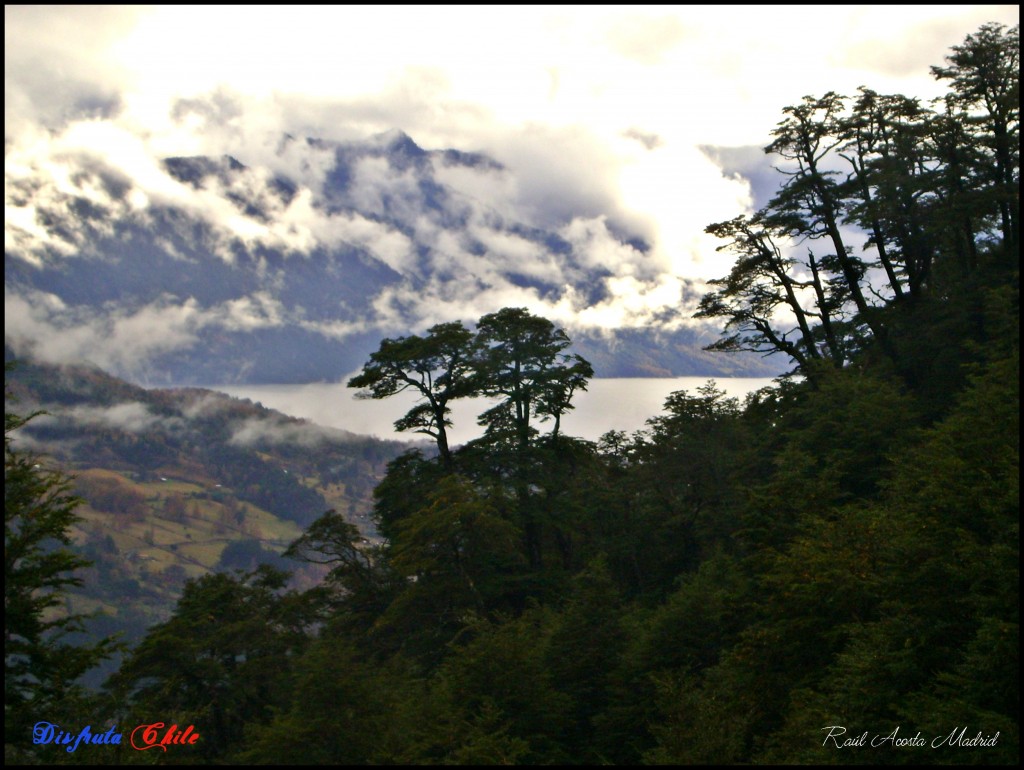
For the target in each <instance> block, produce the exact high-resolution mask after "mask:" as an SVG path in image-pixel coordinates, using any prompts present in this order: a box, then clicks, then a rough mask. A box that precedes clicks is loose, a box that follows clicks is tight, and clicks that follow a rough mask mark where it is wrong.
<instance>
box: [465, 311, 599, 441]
mask: <svg viewBox="0 0 1024 770" xmlns="http://www.w3.org/2000/svg"><path fill="white" fill-rule="evenodd" d="M477 339H478V341H479V345H480V352H479V354H478V355H479V357H478V363H477V371H476V376H477V390H478V391H479V392H481V393H483V394H484V395H488V396H496V397H499V398H502V399H503V400H502V401H501V402H500V403H499V404H498V405H497V406H495V407H493V408H492V409H490V410H488V411H487V412H485V413H484V414H483V415H481V417H480V424H481V425H485V426H487V432H488V433H489V434H491V435H492V436H500V435H507V434H511V435H512V437H514V439H515V441H516V442H517V443H518V445H519V446H520V448H524V447H525V446H526V445H527V443H528V442H529V440H530V437H531V435H532V433H533V432H534V430H533V428H532V427H531V426H530V419H531V418H532V417H537V418H538V419H539V420H540V421H541V422H544V421H546V420H549V419H553V420H554V426H553V428H552V435H556V436H557V435H558V431H559V428H560V425H561V417H562V415H563V414H565V413H566V412H567V411H569V410H570V409H572V408H573V407H572V403H571V402H572V396H573V394H574V393H575V392H576V391H577V390H586V389H587V381H588V380H589V379H590V378H591V377H593V376H594V369H593V367H592V366H591V365H590V363H589V362H588V361H587V360H586V359H584V358H583V357H582V356H579V355H575V354H571V355H570V354H566V353H563V352H562V351H564V350H565V349H566V348H567V347H569V344H570V341H569V335H567V334H566V333H565V332H564V331H563V330H562V329H556V328H555V325H554V324H553V323H551V321H549V320H547V319H546V318H541V317H539V316H535V315H532V314H531V313H530V312H529V311H528V310H527V309H526V308H510V307H507V308H503V309H501V310H499V311H498V312H497V313H489V314H488V315H485V316H483V317H482V318H481V319H480V321H479V322H478V323H477Z"/></svg>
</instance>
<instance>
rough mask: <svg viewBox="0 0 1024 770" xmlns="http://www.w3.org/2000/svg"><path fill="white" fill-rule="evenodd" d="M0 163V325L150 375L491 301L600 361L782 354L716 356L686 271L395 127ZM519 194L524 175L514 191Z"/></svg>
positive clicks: (247, 368)
mask: <svg viewBox="0 0 1024 770" xmlns="http://www.w3.org/2000/svg"><path fill="white" fill-rule="evenodd" d="M62 162H63V163H64V164H66V165H64V166H62V167H60V168H57V169H54V168H51V167H47V168H42V167H40V168H35V167H31V168H22V167H20V166H17V164H10V165H11V168H10V169H8V171H7V175H6V179H5V181H6V184H5V188H6V194H7V203H8V216H7V218H6V222H5V235H6V240H5V260H4V282H5V322H6V331H5V339H6V340H7V342H8V344H10V345H12V346H13V347H14V348H15V349H16V351H17V352H18V353H19V354H20V355H26V354H29V353H31V354H34V355H35V356H36V357H38V358H41V359H45V360H48V361H54V362H68V361H90V362H92V363H94V364H96V365H98V366H101V367H102V368H104V369H105V370H107V371H111V372H113V373H115V374H118V375H120V376H123V377H126V378H129V379H132V380H133V381H136V382H144V383H146V384H150V385H171V384H173V385H186V384H193V385H194V384H202V383H209V382H225V383H226V382H235V383H301V382H316V381H330V382H334V381H338V380H340V379H341V378H343V377H345V376H346V375H348V374H350V373H352V372H354V371H356V370H358V369H359V367H360V366H361V365H362V364H363V363H364V362H365V361H366V359H367V357H368V355H369V353H370V352H372V351H373V350H375V349H376V347H377V344H378V343H379V341H380V339H381V338H383V337H385V336H399V335H402V334H408V333H410V332H420V331H422V330H423V329H425V328H426V327H428V326H430V325H431V324H433V323H436V322H438V321H444V320H456V319H457V320H462V321H464V322H467V323H472V322H474V321H475V320H476V319H477V318H479V317H480V316H481V315H483V314H485V313H489V312H494V311H496V310H498V309H500V308H501V307H506V306H528V307H529V308H530V309H531V311H532V312H535V313H538V314H540V315H543V316H545V317H549V318H551V319H552V320H553V321H555V322H556V323H559V325H563V326H566V327H567V328H568V330H569V332H570V334H571V336H572V337H573V339H574V340H575V341H576V343H577V345H578V346H579V349H580V352H582V353H583V354H584V355H588V356H589V357H591V358H593V359H594V360H595V363H597V364H598V366H597V374H598V376H606V377H607V376H645V375H659V376H664V375H704V374H707V375H716V374H717V375H733V376H739V375H747V376H763V375H773V374H776V373H778V371H777V369H775V368H772V367H770V366H765V363H764V362H763V361H762V360H760V359H758V358H756V357H744V356H738V357H724V356H710V355H708V354H706V353H705V352H703V351H702V350H701V346H702V345H703V344H707V343H708V342H711V341H713V339H714V338H715V333H714V331H712V330H707V329H702V327H695V326H692V325H689V324H692V322H690V321H688V320H686V319H687V317H688V313H689V312H692V311H687V310H686V308H688V307H689V308H692V306H694V305H695V303H696V299H697V298H698V296H699V293H700V287H699V285H698V284H696V283H695V282H692V281H687V280H683V279H679V278H678V277H675V276H674V275H672V274H671V272H670V270H669V268H668V267H667V266H666V265H664V264H660V263H659V262H658V260H656V259H655V258H654V257H653V255H652V253H651V250H650V248H649V246H648V244H647V243H646V242H645V241H644V239H643V238H642V237H641V236H639V235H637V234H636V233H633V232H631V231H630V230H629V228H627V227H626V226H625V225H623V224H622V223H619V222H616V221H615V220H614V219H613V218H611V217H609V216H606V215H604V214H601V213H600V212H595V211H586V212H584V211H580V212H576V213H567V212H554V211H548V212H543V211H542V212H540V213H538V212H537V211H535V210H533V209H531V208H530V207H529V206H527V205H526V204H525V203H524V202H523V201H522V200H521V199H520V198H517V192H516V184H517V180H516V177H515V175H514V174H513V173H512V172H511V171H510V170H509V169H506V168H505V167H503V166H502V165H501V164H499V163H498V162H496V161H494V160H493V159H490V158H488V157H486V156H483V155H479V154H474V153H466V152H461V151H458V150H451V149H449V150H432V151H428V150H424V149H423V148H421V147H419V146H418V145H417V144H416V143H415V142H414V141H413V140H412V139H411V138H410V137H408V136H406V135H405V134H403V133H401V132H397V131H394V132H388V133H386V134H383V135H380V136H377V137H372V138H370V139H367V140H364V141H358V142H357V141H350V142H331V141H326V140H320V139H298V138H295V137H291V136H285V137H283V138H281V139H280V140H279V142H278V144H277V145H276V147H275V148H274V151H273V152H272V153H270V154H269V155H268V156H267V157H263V158H255V159H252V160H248V161H243V160H240V159H237V158H234V157H231V156H224V157H220V158H210V157H171V158H166V159H164V160H163V161H161V162H159V163H155V164H152V165H146V164H145V163H144V162H142V161H138V160H137V159H136V160H133V161H131V162H129V161H127V160H123V161H121V162H120V163H118V162H115V160H112V159H111V158H109V157H104V158H99V157H97V156H95V155H92V154H87V153H84V152H81V153H77V154H75V153H68V155H67V157H65V158H64V159H63V161H62ZM520 197H521V196H520Z"/></svg>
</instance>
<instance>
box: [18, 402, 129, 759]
mask: <svg viewBox="0 0 1024 770" xmlns="http://www.w3.org/2000/svg"><path fill="white" fill-rule="evenodd" d="M34 416H35V415H30V416H29V417H27V418H22V417H19V416H18V415H15V414H12V413H11V412H7V411H6V410H5V412H4V745H5V756H6V757H7V758H8V759H15V758H19V759H22V760H24V759H27V758H28V757H30V756H31V754H30V753H18V752H19V751H20V750H23V749H25V747H28V746H30V745H31V744H30V739H31V725H32V724H34V723H35V722H36V721H38V719H40V718H43V717H46V718H49V719H56V718H58V715H60V714H62V713H66V712H67V708H68V705H69V704H70V703H72V702H73V701H74V700H75V699H79V698H81V696H82V690H81V687H80V685H79V684H76V680H78V679H79V677H80V676H81V675H82V674H83V673H85V672H86V671H87V670H88V669H90V668H92V667H93V666H95V665H96V664H97V663H99V662H100V661H101V660H102V659H103V658H105V657H107V656H108V655H110V654H111V653H112V652H113V650H114V649H115V645H113V644H112V642H111V641H109V640H106V641H102V642H100V643H98V644H91V645H89V644H72V643H70V642H69V639H68V636H69V635H70V634H73V633H75V632H78V631H81V630H82V628H83V621H84V620H85V617H84V616H83V615H81V614H76V613H68V612H66V611H65V605H64V603H65V597H66V593H67V590H68V589H69V588H71V587H73V586H78V585H81V582H82V578H81V577H80V576H79V575H78V574H75V573H76V572H80V571H81V570H82V569H83V568H84V567H87V566H88V565H89V562H88V561H87V560H85V559H83V558H81V557H79V556H77V555H76V554H75V553H74V552H73V551H72V550H71V549H70V548H69V545H70V543H71V539H70V535H69V530H70V528H71V526H72V525H73V524H74V523H75V522H76V521H77V520H78V518H77V516H76V514H75V508H76V507H77V506H78V505H79V502H80V500H79V499H78V498H77V497H75V496H73V495H72V494H71V493H70V490H71V480H70V479H69V478H68V477H67V476H65V475H64V474H63V473H61V472H60V471H57V470H51V469H48V468H45V467H43V462H44V461H43V460H41V459H40V458H37V457H34V456H32V455H28V454H24V453H22V452H19V451H17V450H16V449H15V448H14V446H13V438H14V437H13V436H12V435H11V434H12V433H13V432H14V431H17V430H18V429H19V428H21V427H23V426H24V425H25V424H26V422H27V421H28V420H30V419H32V417H34ZM12 751H13V752H15V753H13V754H12V753H11V752H12Z"/></svg>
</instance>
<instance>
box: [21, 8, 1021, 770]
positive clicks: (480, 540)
mask: <svg viewBox="0 0 1024 770" xmlns="http://www.w3.org/2000/svg"><path fill="white" fill-rule="evenodd" d="M1018 34H1019V33H1018V29H1017V28H1014V29H1011V30H1008V29H1006V28H1005V27H1002V26H1000V25H986V26H983V27H982V28H980V29H979V30H978V31H977V32H976V33H974V34H971V35H969V36H968V37H967V38H966V39H965V40H964V41H963V42H962V44H960V45H958V46H955V47H954V48H953V49H952V50H951V51H950V53H949V55H948V56H947V59H946V62H945V63H944V64H943V65H941V66H935V67H933V68H932V72H933V74H934V76H935V77H936V78H937V79H939V80H940V81H941V82H943V83H945V84H947V86H948V93H947V95H946V96H945V98H943V99H939V100H936V101H935V102H933V103H930V104H923V103H921V101H920V100H918V99H915V98H913V97H908V96H903V95H899V94H880V93H876V92H874V91H872V90H870V89H867V88H862V89H860V91H859V92H858V93H857V94H855V95H852V96H850V95H848V96H841V95H839V94H835V93H828V94H825V95H823V96H820V97H806V98H804V99H803V100H801V101H800V102H799V103H797V104H795V105H792V106H789V107H786V108H785V109H784V110H783V111H782V120H781V121H780V122H779V124H778V125H777V127H776V128H775V130H774V131H773V133H772V136H773V140H772V142H771V143H770V144H769V145H768V146H767V147H766V148H765V150H766V152H767V153H769V154H770V155H772V156H773V161H774V163H775V164H776V166H777V167H778V169H779V171H780V172H781V173H780V185H779V188H778V191H777V194H776V195H775V196H774V197H773V198H772V200H771V201H770V202H769V203H768V204H767V205H766V206H765V207H764V208H763V209H762V210H760V211H758V212H756V213H755V214H753V215H751V216H744V217H739V218H736V219H732V220H728V221H725V222H720V223H715V224H712V225H710V226H709V227H708V231H709V232H711V233H713V234H715V235H718V236H720V237H721V238H722V239H723V242H724V245H723V247H722V248H723V249H725V250H728V251H729V252H730V253H731V254H733V255H735V257H736V261H735V264H734V266H733V268H732V270H731V272H730V273H729V275H727V276H724V277H722V278H721V279H719V280H717V281H714V282H712V285H711V287H710V289H711V290H710V292H709V293H708V294H707V295H706V296H705V297H704V299H703V301H702V302H701V304H700V309H699V311H698V316H700V317H701V318H704V319H711V320H718V321H720V322H721V323H722V324H723V326H724V333H723V335H722V337H721V339H720V341H718V342H717V343H715V344H714V345H713V346H712V347H713V348H714V349H716V350H720V351H722V355H728V353H729V351H733V350H756V351H760V352H761V353H763V354H764V355H771V356H777V357H781V358H784V359H785V360H787V361H788V362H789V366H790V374H789V375H787V376H785V377H782V378H780V379H779V380H778V381H777V384H776V385H775V386H774V387H772V388H768V389H764V390H761V391H758V392H756V393H754V394H752V395H751V396H750V397H748V398H747V399H746V401H745V402H744V403H739V402H738V401H736V400H735V399H731V398H727V397H726V396H725V395H724V394H723V393H722V392H720V391H719V390H717V389H716V388H715V386H714V384H713V383H709V384H708V385H707V386H705V387H703V388H700V389H698V390H697V391H696V392H686V391H681V392H678V393H675V394H673V395H672V396H671V397H670V398H669V399H668V400H667V402H666V404H665V410H664V412H663V414H661V415H659V416H655V417H653V418H652V419H651V420H650V421H649V423H648V428H647V429H646V430H644V431H641V432H639V433H636V434H634V435H625V434H621V433H610V434H607V435H606V436H604V437H603V439H602V440H601V441H600V442H598V443H596V444H594V443H590V442H585V441H581V440H578V439H575V438H573V437H572V436H568V435H565V434H564V433H563V432H562V430H561V423H560V418H561V417H562V416H563V415H564V414H565V413H566V411H567V410H570V409H571V408H572V398H573V396H574V394H575V393H577V392H578V391H580V390H582V389H585V388H586V386H587V382H588V380H589V379H590V377H592V376H593V371H592V368H591V366H590V364H589V363H588V362H587V361H585V360H584V359H583V358H581V357H580V356H578V355H574V354H572V353H571V352H569V351H570V348H571V341H570V339H569V337H568V335H567V334H566V333H565V332H564V331H563V330H561V329H558V328H556V327H555V326H554V325H553V324H552V323H551V322H549V321H548V320H546V319H544V318H539V317H537V316H534V315H531V314H530V313H529V312H528V311H526V310H524V309H517V308H505V309H503V310H500V311H497V312H495V313H491V314H488V315H485V316H484V317H482V318H480V319H479V320H478V321H477V322H476V324H475V326H474V328H472V329H471V328H468V327H466V326H464V325H463V324H461V323H447V324H440V325H438V326H435V327H433V328H431V329H430V330H428V331H427V332H426V333H425V334H424V335H423V336H409V337H402V338H399V339H388V340H384V341H383V342H382V343H381V345H380V347H379V349H378V351H377V352H376V353H374V354H373V355H372V356H371V358H370V360H369V361H368V362H367V364H366V366H365V367H364V368H363V371H362V372H361V374H360V375H359V376H357V377H356V378H354V379H353V380H352V381H351V382H350V385H351V386H353V387H356V388H360V389H361V391H362V395H364V396H365V397H370V398H387V397H389V396H391V395H393V394H395V393H397V392H399V391H403V390H409V389H412V390H413V391H415V392H418V393H419V395H420V396H421V398H420V400H419V401H418V403H417V405H416V406H415V407H414V408H413V409H411V410H410V411H409V413H408V414H407V415H405V416H404V417H403V418H402V419H401V420H399V422H398V424H397V427H399V428H400V429H404V430H408V431H410V432H413V433H420V434H424V435H426V436H428V437H429V438H430V439H432V441H433V444H434V445H436V451H435V450H434V449H433V448H432V449H431V451H429V452H428V451H423V450H415V451H410V452H407V453H405V454H403V455H402V456H400V457H399V458H397V459H395V460H394V461H392V462H391V463H390V465H389V466H388V470H387V474H386V476H385V477H384V479H383V480H382V481H381V483H380V484H379V485H378V486H377V488H376V490H375V492H374V500H375V508H374V512H373V516H374V518H375V521H376V526H377V529H378V531H379V533H380V535H381V536H382V542H380V543H368V542H365V541H364V539H363V538H362V537H360V534H359V532H358V531H357V530H356V529H355V527H354V526H353V525H352V524H351V523H349V522H347V521H346V520H345V519H344V518H343V517H341V516H340V515H338V514H337V513H334V512H328V513H326V514H324V515H323V516H321V517H319V518H318V519H316V520H315V521H313V522H312V523H311V524H310V525H309V526H308V528H306V529H305V531H304V534H303V535H302V536H301V537H299V538H298V539H297V540H295V541H294V542H293V543H292V544H291V546H290V547H289V549H288V551H287V555H289V556H291V557H293V558H294V559H296V560H298V561H299V562H313V563H319V564H322V565H326V569H327V570H328V572H327V577H326V579H325V581H324V582H323V583H322V584H321V585H318V586H316V587H314V588H312V589H309V590H298V589H295V588H289V587H288V585H287V575H286V574H285V573H284V572H282V571H279V570H278V569H276V568H273V567H270V566H260V567H257V568H256V569H254V570H249V571H245V570H240V571H237V572H234V573H219V574H214V575H209V576H205V577H202V578H199V579H195V580H192V581H189V582H188V583H187V584H186V587H185V591H184V594H183V596H182V597H181V599H180V601H179V603H178V605H177V608H176V610H175V612H174V614H173V616H172V617H171V618H170V619H169V620H167V621H166V622H164V623H161V624H159V625H157V626H155V627H153V628H152V629H151V630H150V631H149V633H148V634H147V636H146V637H145V639H144V640H143V641H142V642H141V643H140V644H139V645H138V646H137V647H136V648H135V649H134V650H132V651H131V652H130V653H129V654H128V655H127V657H126V658H125V661H124V663H123V665H122V666H121V667H120V669H119V670H118V671H117V672H116V673H115V674H114V675H113V676H112V677H111V678H110V679H109V680H108V682H107V683H106V685H105V687H104V689H103V691H102V692H100V693H87V692H85V691H84V690H82V689H80V688H76V687H75V686H74V685H72V684H70V683H71V682H72V681H73V680H74V678H75V676H77V674H79V673H81V672H82V671H83V670H85V669H86V668H88V667H89V666H90V665H92V664H93V663H94V662H95V660H96V658H98V657H101V656H102V655H104V654H106V653H107V652H108V650H107V649H106V646H105V645H100V646H99V647H88V648H82V647H71V646H68V645H67V643H66V642H64V641H62V640H61V639H60V638H59V636H55V635H54V632H59V631H60V630H61V624H67V623H71V624H74V622H75V618H62V619H57V620H53V619H50V616H48V615H46V613H45V610H46V608H47V602H51V603H52V601H55V600H54V599H53V597H54V596H57V595H59V592H60V591H61V590H62V589H64V588H66V585H67V583H68V581H70V580H74V579H75V578H74V577H73V575H76V574H81V573H82V572H84V571H87V570H88V568H87V567H85V566H84V565H83V564H82V563H81V560H79V559H77V558H76V557H75V556H74V555H73V554H71V553H70V552H69V551H67V550H66V549H65V548H52V547H44V541H43V540H42V539H39V538H37V539H35V540H33V539H32V536H33V535H32V533H33V531H38V530H40V529H42V530H43V531H42V534H41V535H40V538H41V537H43V536H49V537H50V538H51V539H52V537H54V536H57V537H59V536H60V535H61V533H62V532H63V531H64V529H65V528H66V526H67V525H68V520H69V517H71V516H73V499H71V498H69V497H68V495H67V494H66V489H65V488H64V487H62V483H63V482H62V480H61V478H60V476H59V475H57V476H46V475H44V476H40V473H41V472H39V471H36V470H34V469H33V466H32V464H31V463H30V462H28V461H26V460H25V458H24V457H22V456H20V455H19V454H18V453H16V452H13V451H12V449H11V447H10V444H9V443H7V444H6V445H5V446H6V468H5V503H6V554H5V583H6V585H7V588H6V589H5V590H6V599H7V602H6V608H7V620H6V621H5V630H6V635H5V666H6V668H5V695H6V698H5V722H6V725H7V727H6V730H5V757H6V759H8V760H9V761H14V760H20V761H34V762H43V763H52V762H90V763H94V762H101V763H102V762H139V763H150V762H161V761H168V762H179V763H180V762H185V763H237V762H247V763H250V762H251V763H287V764H349V763H351V764H361V763H373V764H376V763H386V764H391V763H414V764H434V763H438V764H492V763H493V764H591V763H593V764H598V763H601V764H603V763H615V764H619V763H622V764H637V763H651V764H698V763H721V764H746V763H774V764H779V763H784V764H788V763H826V764H832V763H835V764H847V763H857V764H859V763H865V764H896V763H913V764H922V763H943V764H945V763H950V764H955V763H970V764H991V763H1007V764H1013V763H1016V762H1017V760H1018V754H1019V750H1018V742H1019V686H1018V685H1017V684H1014V683H1015V682H1018V681H1019V680H1018V650H1019V634H1018V628H1019V609H1018V608H1019V595H1018V585H1019V555H1018V554H1019V551H1018V542H1019V494H1018V475H1019V468H1018V466H1019V426H1018V421H1019V417H1018V403H1019V393H1018V390H1019V388H1018V383H1019V305H1018V303H1019V293H1018V292H1019V284H1018V281H1019V267H1018V254H1019V232H1020V231H1019V36H1018ZM478 394H486V395H489V396H491V397H492V398H493V399H494V402H495V406H494V407H493V408H491V409H490V410H488V411H487V412H485V413H484V414H482V415H480V418H479V420H480V424H481V426H483V427H484V429H485V430H484V432H483V435H482V436H481V438H479V439H478V440H475V441H473V442H470V443H468V444H466V445H464V446H458V447H455V446H451V445H450V444H449V441H448V436H447V430H446V429H447V427H449V426H450V422H449V419H450V403H451V401H453V400H455V399H458V398H463V397H468V396H471V395H478ZM19 424H20V418H14V417H12V416H9V417H8V419H7V424H6V427H7V429H8V432H9V431H10V429H11V428H12V427H17V425H19ZM30 525H31V526H30ZM33 527H35V530H33ZM19 554H20V555H19ZM34 580H35V581H36V582H34V583H33V581H34ZM41 592H42V593H41ZM12 597H13V599H12ZM12 602H13V603H12ZM12 607H13V608H15V609H17V610H18V612H17V613H12ZM12 623H18V624H20V625H19V626H18V627H17V628H15V629H14V631H12ZM39 720H47V721H48V722H50V723H52V724H54V725H59V728H60V729H62V730H65V731H67V732H68V733H69V734H70V735H71V736H72V740H74V739H75V736H78V735H79V733H80V730H81V729H82V727H83V726H86V725H90V726H91V729H92V735H94V736H95V735H98V734H102V733H108V731H110V730H111V728H112V732H113V733H120V734H123V736H124V738H123V742H122V743H120V744H118V745H92V744H89V745H81V746H79V747H78V748H77V750H76V751H69V750H67V748H68V747H67V746H64V745H61V744H60V740H59V739H58V740H56V741H47V740H45V738H46V736H45V735H43V739H41V740H40V739H38V736H39V735H40V734H41V733H39V730H38V722H39ZM157 721H160V722H163V723H166V726H167V727H170V725H172V724H174V725H178V726H180V728H182V730H184V728H186V726H191V727H192V731H191V732H192V734H193V735H194V734H198V735H199V738H198V739H196V740H195V741H194V742H189V736H187V735H186V736H181V735H180V734H179V735H178V737H182V740H181V741H180V745H178V744H171V745H168V746H164V747H163V748H165V749H167V750H166V751H162V750H158V751H135V750H133V747H132V745H129V744H130V743H131V741H130V740H129V734H132V733H133V730H134V728H135V726H137V725H152V724H153V723H155V722H157ZM33 725H37V730H36V735H37V740H36V742H35V743H33ZM109 734H110V733H108V735H109ZM161 735H162V733H161ZM136 740H138V739H136ZM97 742H98V741H97ZM112 742H113V741H112V739H111V740H108V741H107V743H112ZM150 742H152V741H150ZM86 743H88V741H86ZM154 755H155V756H154Z"/></svg>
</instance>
